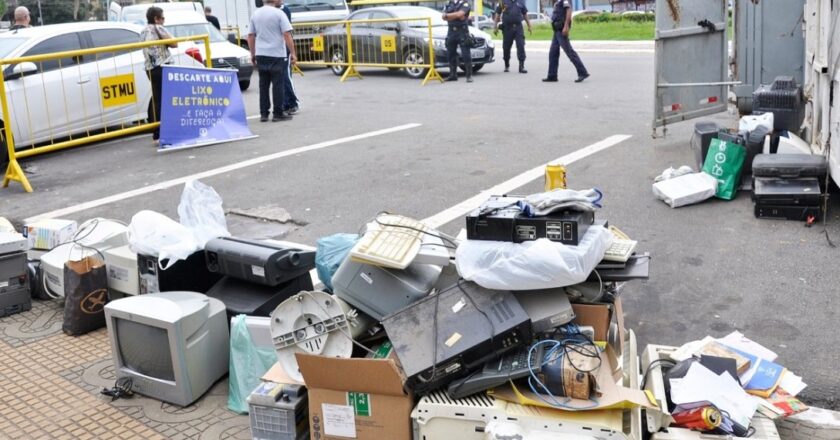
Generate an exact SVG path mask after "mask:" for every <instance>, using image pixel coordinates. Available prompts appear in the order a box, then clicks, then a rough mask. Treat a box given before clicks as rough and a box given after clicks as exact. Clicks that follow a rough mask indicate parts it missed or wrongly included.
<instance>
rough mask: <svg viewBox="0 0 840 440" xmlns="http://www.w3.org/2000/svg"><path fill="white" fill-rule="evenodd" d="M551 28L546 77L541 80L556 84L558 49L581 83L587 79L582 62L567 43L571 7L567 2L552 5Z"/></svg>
mask: <svg viewBox="0 0 840 440" xmlns="http://www.w3.org/2000/svg"><path fill="white" fill-rule="evenodd" d="M551 27H552V28H554V37H553V38H552V39H551V48H550V49H549V50H548V76H546V77H545V78H543V81H545V82H557V64H559V63H560V48H563V52H565V53H566V56H567V57H569V61H571V62H572V64H574V65H575V69H576V70H577V75H578V77H577V79H576V80H575V82H581V81H583V80H585V79H586V78H589V72H587V71H586V67H584V65H583V62H582V61H581V60H580V57H579V56H578V54H577V52H575V50H574V49H573V48H572V43H571V42H569V31H570V30H571V28H572V5H571V4H570V2H569V0H557V2H556V3H554V11H553V12H552V13H551Z"/></svg>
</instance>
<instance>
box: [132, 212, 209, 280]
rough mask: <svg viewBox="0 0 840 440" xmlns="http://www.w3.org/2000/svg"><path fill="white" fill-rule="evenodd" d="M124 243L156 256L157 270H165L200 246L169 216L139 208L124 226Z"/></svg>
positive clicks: (190, 232)
mask: <svg viewBox="0 0 840 440" xmlns="http://www.w3.org/2000/svg"><path fill="white" fill-rule="evenodd" d="M128 246H129V247H130V248H131V250H132V251H133V252H136V253H138V254H143V255H148V256H151V257H157V258H158V261H159V262H160V263H163V260H168V261H167V262H166V265H163V264H161V269H164V270H165V269H168V268H169V267H170V266H172V265H173V264H175V262H177V261H178V260H184V259H186V258H187V257H189V256H190V255H192V254H193V253H195V252H196V251H198V250H200V249H202V246H200V245H199V244H198V242H197V241H196V239H195V236H194V235H193V233H192V231H191V230H190V229H188V228H187V227H186V226H184V225H182V224H180V223H178V222H176V221H175V220H172V219H171V218H169V217H167V216H165V215H163V214H160V213H157V212H154V211H147V210H144V211H140V212H138V213H137V214H134V217H131V223H130V224H129V225H128Z"/></svg>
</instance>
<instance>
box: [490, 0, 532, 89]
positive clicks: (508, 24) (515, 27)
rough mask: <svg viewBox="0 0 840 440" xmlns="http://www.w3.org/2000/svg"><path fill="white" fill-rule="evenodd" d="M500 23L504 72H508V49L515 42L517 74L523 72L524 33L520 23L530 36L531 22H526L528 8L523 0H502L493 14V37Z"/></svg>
mask: <svg viewBox="0 0 840 440" xmlns="http://www.w3.org/2000/svg"><path fill="white" fill-rule="evenodd" d="M500 19H501V21H502V53H503V59H504V60H505V72H509V71H510V48H511V46H513V42H514V41H515V42H516V58H518V59H519V73H528V71H527V70H525V32H524V31H523V30H522V21H523V20H525V24H526V25H527V26H528V35H530V34H531V21H530V20H528V8H527V7H526V6H525V2H524V1H523V0H502V1H501V2H499V6H497V7H496V11H495V14H493V35H496V34H498V33H499V20H500Z"/></svg>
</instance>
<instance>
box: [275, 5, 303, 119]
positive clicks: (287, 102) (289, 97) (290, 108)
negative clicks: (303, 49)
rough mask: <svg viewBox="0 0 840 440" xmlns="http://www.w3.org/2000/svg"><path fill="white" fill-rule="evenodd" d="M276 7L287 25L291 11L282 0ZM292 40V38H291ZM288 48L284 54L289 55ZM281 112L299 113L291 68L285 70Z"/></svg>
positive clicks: (298, 101)
mask: <svg viewBox="0 0 840 440" xmlns="http://www.w3.org/2000/svg"><path fill="white" fill-rule="evenodd" d="M277 7H278V8H280V10H281V11H283V13H284V14H286V17H287V18H288V19H289V23H291V22H292V10H291V9H290V8H289V7H288V6H287V5H286V3H285V1H284V0H279V1H278V2H277ZM293 40H294V38H293ZM290 53H291V51H290V50H289V48H286V54H290ZM283 93H284V95H283V111H284V112H286V113H288V114H290V115H294V114H296V113H297V112H298V111H300V100H299V99H298V97H297V94H296V93H295V85H294V84H293V83H292V66H288V68H287V70H286V80H285V81H283Z"/></svg>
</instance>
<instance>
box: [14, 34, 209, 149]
mask: <svg viewBox="0 0 840 440" xmlns="http://www.w3.org/2000/svg"><path fill="white" fill-rule="evenodd" d="M141 30H142V28H141V27H138V26H136V25H133V24H129V23H116V22H82V23H67V24H55V25H48V26H36V27H31V28H25V29H20V30H17V31H10V32H4V33H2V34H0V57H2V58H6V59H8V58H18V57H23V56H29V55H43V54H50V53H55V52H63V51H71V50H79V49H90V48H96V47H103V46H112V45H117V44H127V43H137V42H138V41H139V40H140V32H141ZM144 63H145V60H144V58H143V54H142V51H141V50H139V49H137V50H124V51H115V52H107V53H99V54H94V55H83V56H77V57H69V58H63V59H60V60H49V61H42V62H38V63H32V62H24V63H18V64H14V65H8V66H5V67H4V69H3V75H4V78H5V83H6V97H7V99H8V103H9V114H8V115H5V114H4V115H2V121H0V123H2V124H11V129H12V134H13V136H14V140H15V146H16V147H18V148H23V147H28V146H32V145H36V144H40V143H44V142H48V141H54V140H58V139H62V138H66V137H69V136H71V135H76V134H81V133H88V132H91V131H97V130H101V129H103V128H106V127H115V126H123V125H131V124H133V123H135V122H138V121H143V120H146V119H147V117H148V114H149V110H150V106H151V99H152V87H151V83H150V82H149V79H148V77H147V76H146V70H145V66H144ZM175 64H182V65H188V66H200V64H199V63H198V62H197V61H196V60H194V59H193V58H191V57H189V56H183V55H182V56H180V57H177V58H176V59H175ZM4 134H5V133H4ZM3 144H4V145H3V150H5V138H4V139H3Z"/></svg>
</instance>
